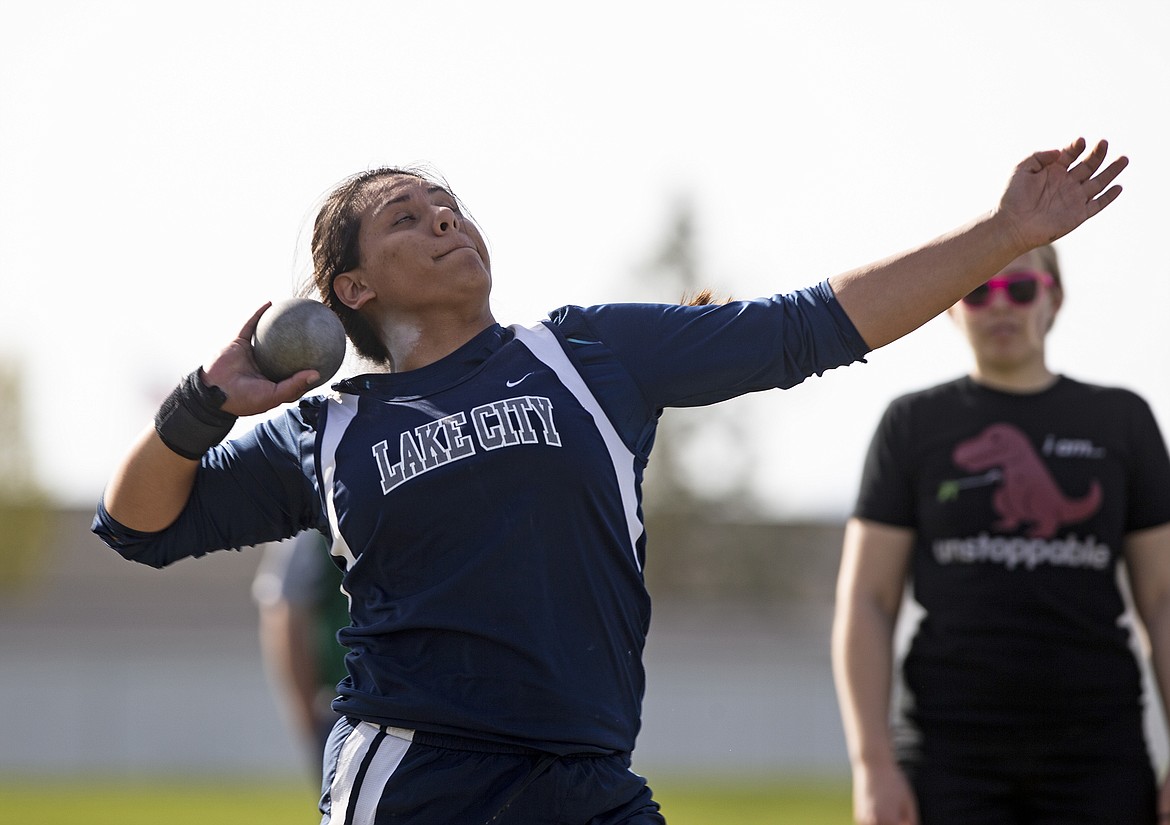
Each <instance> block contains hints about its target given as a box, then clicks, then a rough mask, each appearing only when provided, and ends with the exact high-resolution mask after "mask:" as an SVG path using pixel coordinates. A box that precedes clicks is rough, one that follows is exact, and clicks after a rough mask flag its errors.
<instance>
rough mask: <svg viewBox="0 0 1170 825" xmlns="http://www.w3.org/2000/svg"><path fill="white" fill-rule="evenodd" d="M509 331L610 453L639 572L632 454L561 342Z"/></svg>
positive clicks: (541, 333) (526, 330)
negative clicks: (547, 372) (570, 396)
mask: <svg viewBox="0 0 1170 825" xmlns="http://www.w3.org/2000/svg"><path fill="white" fill-rule="evenodd" d="M510 329H511V330H512V331H513V332H515V334H516V340H517V341H519V342H520V343H522V344H523V345H524V346H526V347H528V349H530V350H531V351H532V354H533V355H535V356H536V357H537V358H538V359H539V360H540V361H542V362H543V363H544V364H545V365H547V366H548V367H550V368H551V369H552V371H553V372H555V373H556V375H557V378H559V379H560V381H561V383H562V384H564V385H565V389H567V390H568V391H569V392H571V393H572V394H573V396H574V397H575V398H576V399H577V402H578V403H579V404H580V405H581V406H582V407H584V408H585V410H586V412H588V413H589V414H590V415H591V416H593V423H594V424H595V425H596V426H597V430H598V432H599V433H601V438H602V440H603V441H604V442H605V446H606V448H607V449H608V450H609V459H610V461H611V462H613V471H614V475H616V476H617V483H618V489H619V490H620V491H621V496H622V505H623V508H624V509H625V513H626V528H627V530H628V531H629V534H630V552H631V554H633V557H634V565H635V566H636V567H637V568H638V572H641V571H642V565H641V563H640V562H639V561H638V539H639V538H641V536H642V533H643V531H644V529H645V528H644V526H643V525H642V521H641V519H639V518H638V496H637V494H636V492H635V489H634V486H635V483H634V480H635V475H634V454H633V453H632V452H630V450H629V448H627V447H626V445H625V443H624V442H623V441H622V439H621V436H620V435H618V431H617V429H615V428H614V426H613V423H612V422H610V420H609V416H607V415H606V414H605V410H603V409H602V408H601V405H600V404H598V403H597V399H596V398H595V397H594V395H593V393H592V392H590V390H589V387H588V386H587V385H586V384H585V381H584V379H582V378H581V374H580V373H579V372H577V368H576V367H574V366H573V362H572V361H570V360H569V356H568V355H566V354H565V351H564V350H563V349H561V342H560V341H559V340H558V339H557V337H556V335H554V334H553V332H552V330H550V329H549V328H548V327H546V326H545V325H544V324H537V325H536V326H533V327H521V326H517V325H513V326H511V327H510Z"/></svg>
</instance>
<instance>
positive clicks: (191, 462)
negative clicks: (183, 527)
mask: <svg viewBox="0 0 1170 825" xmlns="http://www.w3.org/2000/svg"><path fill="white" fill-rule="evenodd" d="M268 306H269V305H268V304H265V305H264V306H262V307H261V308H260V309H259V310H257V311H256V313H255V314H254V315H253V316H252V317H251V318H250V319H249V320H248V322H247V323H246V324H244V326H243V328H242V329H241V330H240V333H239V335H237V336H236V338H235V340H233V341H232V342H231V343H230V344H228V345H227V346H226V347H225V348H224V349H223V350H222V351H221V352H220V353H219V354H218V355H217V356H216V357H215V358H213V359H212V360H211V361H210V362H208V363H207V364H205V365H204V367H203V370H202V375H201V376H200V379H201V380H202V381H203V383H204V385H205V386H209V387H219V388H220V389H221V390H222V391H223V392H224V394H225V395H226V396H227V399H226V400H225V401H224V402H223V405H222V407H221V408H220V409H221V410H222V411H223V412H226V413H230V414H232V415H237V416H239V415H256V414H259V413H263V412H267V411H269V410H272V409H275V408H276V407H278V406H280V405H281V404H284V403H287V402H291V401H295V400H296V399H298V398H300V397H301V394H302V393H303V392H304V391H305V390H306V389H308V388H309V387H311V386H313V384H314V382H315V381H316V380H317V373H316V371H314V370H304V371H302V372H298V373H297V374H296V375H293V376H291V377H290V378H287V379H285V380H284V381H281V382H280V383H279V384H274V383H272V382H271V381H269V380H268V379H267V378H265V377H264V376H263V375H261V374H260V370H259V369H258V368H257V366H256V362H255V360H254V359H253V358H252V343H251V342H252V333H253V332H255V330H256V323H257V322H258V321H259V320H260V316H261V315H262V314H263V313H264V310H266V309H267V308H268ZM208 446H209V447H210V446H211V445H208ZM198 468H199V460H198V459H189V458H184V457H183V456H181V455H179V454H178V453H175V452H174V451H172V450H171V448H170V447H168V446H167V445H166V444H165V443H164V442H163V441H162V439H161V438H159V435H158V433H157V431H156V429H155V427H153V426H152V427H149V428H148V429H146V430H145V431H144V432H143V433H142V435H140V436H139V438H138V440H137V441H135V442H134V444H133V445H132V446H131V448H130V451H129V453H128V454H127V455H126V457H125V458H124V459H123V460H122V462H121V463H120V464H119V465H118V467H117V468H116V469H115V471H114V474H113V477H112V478H111V480H110V483H109V485H108V486H107V487H106V490H105V492H104V493H103V495H102V502H103V504H104V505H105V508H106V511H107V512H108V513H109V514H110V516H112V517H113V518H114V519H115V520H116V521H118V522H119V523H120V524H122V525H124V526H125V527H129V528H131V529H133V530H141V531H143V532H157V531H159V530H163V529H165V528H167V527H168V526H170V525H171V524H172V523H173V522H174V521H175V519H176V518H178V516H179V514H180V513H181V512H182V511H183V507H184V506H185V505H186V503H187V499H188V498H189V497H190V495H191V489H192V485H193V484H194V483H195V473H196V470H198Z"/></svg>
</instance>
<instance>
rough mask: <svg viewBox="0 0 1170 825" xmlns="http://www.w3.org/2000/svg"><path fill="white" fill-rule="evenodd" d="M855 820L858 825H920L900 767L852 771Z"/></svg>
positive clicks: (912, 794)
mask: <svg viewBox="0 0 1170 825" xmlns="http://www.w3.org/2000/svg"><path fill="white" fill-rule="evenodd" d="M853 820H854V822H856V823H857V825H918V805H917V803H916V802H915V801H914V792H913V791H912V790H911V789H910V783H909V782H908V781H907V780H906V775H905V774H904V773H902V771H901V769H900V768H898V766H897V765H894V764H887V765H883V766H880V767H860V768H857V769H855V770H854V772H853Z"/></svg>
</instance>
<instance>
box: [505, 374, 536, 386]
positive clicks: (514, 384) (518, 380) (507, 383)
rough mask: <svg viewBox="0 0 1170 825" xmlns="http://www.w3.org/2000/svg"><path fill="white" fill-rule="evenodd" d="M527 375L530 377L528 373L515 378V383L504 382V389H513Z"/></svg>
mask: <svg viewBox="0 0 1170 825" xmlns="http://www.w3.org/2000/svg"><path fill="white" fill-rule="evenodd" d="M529 375H532V373H528V374H526V375H522V376H521V377H520V378H517V379H516V380H515V381H505V382H504V385H505V386H506V387H509V388H511V387H515V386H516V385H517V384H519V383H520V382H521V381H523V380H524V379H525V378H527V377H528V376H529Z"/></svg>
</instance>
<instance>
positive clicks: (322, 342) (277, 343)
mask: <svg viewBox="0 0 1170 825" xmlns="http://www.w3.org/2000/svg"><path fill="white" fill-rule="evenodd" d="M252 356H253V357H254V358H255V359H256V366H258V367H259V368H260V372H262V373H264V376H265V377H266V378H268V380H270V381H283V380H284V379H286V378H288V377H289V376H290V375H293V374H294V373H297V372H300V371H301V370H316V371H317V372H318V374H320V376H321V379H320V380H319V381H318V382H317V383H316V384H314V385H313V386H314V387H319V386H321V385H322V384H324V383H325V382H326V381H328V380H329V379H330V378H332V377H333V375H334V374H335V373H336V372H337V371H338V370H339V369H341V362H342V361H343V360H344V359H345V329H344V328H343V327H342V326H341V319H339V318H338V317H337V316H336V315H335V314H334V313H333V310H331V309H330V308H329V307H327V306H325V305H324V304H323V303H321V302H320V301H314V300H313V299H311V298H289V299H287V300H285V301H278V302H277V303H274V304H273V305H272V306H270V307H269V308H268V309H267V310H265V312H264V314H263V315H261V316H260V321H259V322H258V323H257V324H256V334H255V335H254V336H253V337H252ZM310 389H312V388H311V387H310Z"/></svg>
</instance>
